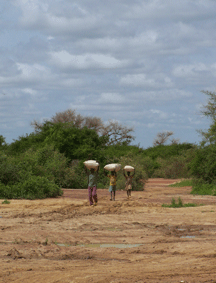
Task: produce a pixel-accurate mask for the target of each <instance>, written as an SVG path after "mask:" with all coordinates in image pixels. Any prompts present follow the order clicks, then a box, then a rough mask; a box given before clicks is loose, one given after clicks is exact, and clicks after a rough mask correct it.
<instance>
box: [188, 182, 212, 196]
mask: <svg viewBox="0 0 216 283" xmlns="http://www.w3.org/2000/svg"><path fill="white" fill-rule="evenodd" d="M191 194H193V195H211V196H216V185H215V184H205V183H201V182H197V183H195V185H194V186H193V189H192V191H191Z"/></svg>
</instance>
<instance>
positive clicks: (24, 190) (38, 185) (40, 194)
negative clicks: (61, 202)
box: [0, 176, 62, 199]
mask: <svg viewBox="0 0 216 283" xmlns="http://www.w3.org/2000/svg"><path fill="white" fill-rule="evenodd" d="M61 194H62V190H61V189H60V188H59V187H58V186H57V185H56V184H55V183H54V182H52V181H50V180H48V179H47V178H46V177H41V176H29V178H27V179H25V180H23V181H22V182H19V183H16V184H14V185H10V186H8V185H4V184H2V183H0V197H1V198H7V199H12V198H13V199H42V198H47V197H57V196H59V195H61Z"/></svg>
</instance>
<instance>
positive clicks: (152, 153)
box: [141, 143, 196, 160]
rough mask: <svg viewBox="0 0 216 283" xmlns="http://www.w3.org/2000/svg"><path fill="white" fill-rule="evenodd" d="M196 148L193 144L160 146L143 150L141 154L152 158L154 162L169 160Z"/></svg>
mask: <svg viewBox="0 0 216 283" xmlns="http://www.w3.org/2000/svg"><path fill="white" fill-rule="evenodd" d="M195 148H196V146H195V145H194V144H191V143H181V144H171V145H158V146H154V147H149V148H147V149H145V150H143V151H142V153H141V154H142V155H144V156H148V157H151V158H152V159H153V160H156V159H157V158H159V157H160V158H162V159H169V158H170V157H173V156H180V155H182V153H184V152H186V151H188V150H190V149H195Z"/></svg>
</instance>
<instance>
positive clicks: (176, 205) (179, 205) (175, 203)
mask: <svg viewBox="0 0 216 283" xmlns="http://www.w3.org/2000/svg"><path fill="white" fill-rule="evenodd" d="M194 206H198V204H196V203H185V204H183V201H182V199H181V198H180V197H179V198H178V203H177V202H176V200H175V199H174V198H172V202H171V204H162V207H172V208H180V207H194Z"/></svg>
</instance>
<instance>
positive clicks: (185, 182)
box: [169, 179, 193, 187]
mask: <svg viewBox="0 0 216 283" xmlns="http://www.w3.org/2000/svg"><path fill="white" fill-rule="evenodd" d="M192 185H193V181H192V180H191V179H189V180H182V181H181V182H178V183H175V184H171V185H169V187H190V186H192Z"/></svg>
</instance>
